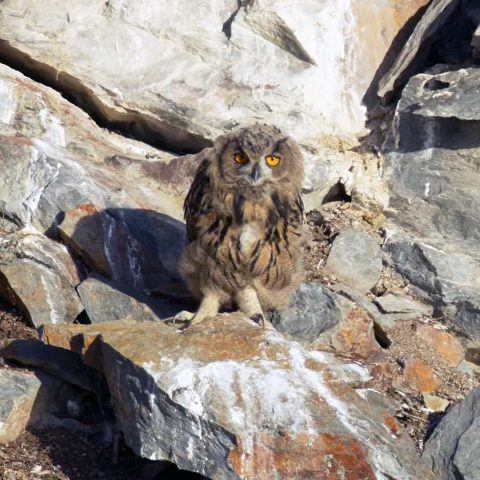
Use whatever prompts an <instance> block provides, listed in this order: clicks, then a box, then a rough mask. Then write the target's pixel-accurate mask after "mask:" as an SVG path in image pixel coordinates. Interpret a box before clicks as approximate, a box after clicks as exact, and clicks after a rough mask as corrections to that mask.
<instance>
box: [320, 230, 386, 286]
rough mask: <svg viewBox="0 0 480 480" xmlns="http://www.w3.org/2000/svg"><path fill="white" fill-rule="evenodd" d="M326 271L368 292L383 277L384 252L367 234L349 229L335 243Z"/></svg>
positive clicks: (329, 255)
mask: <svg viewBox="0 0 480 480" xmlns="http://www.w3.org/2000/svg"><path fill="white" fill-rule="evenodd" d="M326 271H327V272H328V273H329V274H331V275H333V276H335V278H337V279H338V280H340V281H341V282H342V283H345V284H346V285H349V286H351V287H353V288H355V289H357V290H358V291H359V292H361V293H365V292H368V291H369V290H371V289H372V288H373V287H374V286H375V284H376V283H377V282H378V280H379V278H380V273H381V271H382V251H381V249H380V247H379V245H378V243H377V242H376V241H375V240H374V239H373V238H372V237H371V236H370V235H368V234H367V233H364V232H362V231H359V230H355V229H350V230H346V231H344V232H342V233H341V234H340V235H339V236H338V237H337V238H336V239H335V241H334V243H333V246H332V248H331V250H330V253H329V254H328V258H327V267H326Z"/></svg>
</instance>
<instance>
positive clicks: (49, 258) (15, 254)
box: [0, 232, 83, 327]
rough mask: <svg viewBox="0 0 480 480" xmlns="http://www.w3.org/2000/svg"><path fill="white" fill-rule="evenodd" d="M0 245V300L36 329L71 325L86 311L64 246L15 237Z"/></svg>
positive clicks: (33, 237) (34, 236) (31, 237)
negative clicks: (8, 304) (24, 317)
mask: <svg viewBox="0 0 480 480" xmlns="http://www.w3.org/2000/svg"><path fill="white" fill-rule="evenodd" d="M0 243H1V245H0V296H2V297H3V298H4V299H5V300H6V301H7V302H8V303H10V304H12V305H13V306H15V307H16V308H18V309H19V310H20V311H22V312H23V313H24V314H25V315H26V316H27V318H28V319H29V320H30V321H31V323H32V324H33V325H34V326H35V327H40V326H41V325H44V324H45V323H70V322H73V321H74V320H75V318H76V317H77V316H78V315H79V313H80V312H81V311H82V310H83V306H82V304H81V303H80V300H79V298H78V295H77V293H76V291H75V288H74V287H75V285H76V284H77V283H78V282H79V276H78V273H77V268H76V266H75V264H74V262H73V260H72V259H71V258H70V256H69V254H68V252H67V250H66V249H65V247H64V246H63V245H61V244H58V243H56V242H54V241H53V240H50V239H48V238H47V237H44V236H43V235H38V234H28V233H26V234H24V233H22V232H20V233H13V234H10V235H8V236H4V237H3V238H2V240H1V242H0Z"/></svg>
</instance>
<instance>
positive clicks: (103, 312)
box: [77, 275, 181, 323]
mask: <svg viewBox="0 0 480 480" xmlns="http://www.w3.org/2000/svg"><path fill="white" fill-rule="evenodd" d="M77 291H78V294H79V295H80V299H81V301H82V304H83V306H84V307H85V311H86V312H87V315H88V318H89V319H90V321H91V322H92V323H102V322H108V321H110V320H121V319H127V318H130V319H133V320H139V321H143V320H149V321H156V320H160V319H161V318H167V317H171V316H172V315H174V314H175V313H177V312H178V311H179V310H181V308H180V307H179V306H178V305H174V304H171V303H168V302H161V301H159V300H158V301H155V300H153V299H151V298H148V297H146V296H144V295H141V294H139V293H138V292H135V291H133V290H131V289H129V288H128V287H125V286H123V287H122V286H120V285H118V284H115V283H114V282H112V281H111V280H108V279H107V278H103V277H100V276H99V275H95V276H93V275H91V276H90V277H89V278H87V279H86V280H84V281H83V282H82V283H81V284H80V285H79V286H78V287H77Z"/></svg>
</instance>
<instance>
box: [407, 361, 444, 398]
mask: <svg viewBox="0 0 480 480" xmlns="http://www.w3.org/2000/svg"><path fill="white" fill-rule="evenodd" d="M403 374H404V380H405V383H406V384H407V385H408V386H409V387H412V388H414V389H415V390H417V391H418V392H421V393H430V392H433V391H434V390H436V389H437V388H439V387H440V386H441V385H442V381H441V379H440V378H439V377H438V376H437V375H436V374H435V373H434V372H433V370H432V369H431V368H430V367H429V366H428V365H427V364H426V363H424V362H423V361H422V360H421V359H420V358H417V357H412V358H409V359H408V360H407V361H406V362H405V369H404V372H403Z"/></svg>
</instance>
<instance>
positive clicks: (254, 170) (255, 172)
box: [250, 163, 260, 182]
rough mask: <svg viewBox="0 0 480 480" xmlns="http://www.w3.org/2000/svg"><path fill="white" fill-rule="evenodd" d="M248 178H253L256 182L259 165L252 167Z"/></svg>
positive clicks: (258, 175) (258, 174)
mask: <svg viewBox="0 0 480 480" xmlns="http://www.w3.org/2000/svg"><path fill="white" fill-rule="evenodd" d="M250 176H251V177H252V178H253V181H254V182H256V181H257V180H258V178H259V177H260V165H259V164H258V163H256V164H255V165H254V166H253V168H252V171H251V172H250Z"/></svg>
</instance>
